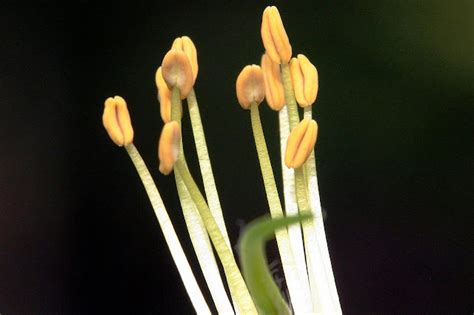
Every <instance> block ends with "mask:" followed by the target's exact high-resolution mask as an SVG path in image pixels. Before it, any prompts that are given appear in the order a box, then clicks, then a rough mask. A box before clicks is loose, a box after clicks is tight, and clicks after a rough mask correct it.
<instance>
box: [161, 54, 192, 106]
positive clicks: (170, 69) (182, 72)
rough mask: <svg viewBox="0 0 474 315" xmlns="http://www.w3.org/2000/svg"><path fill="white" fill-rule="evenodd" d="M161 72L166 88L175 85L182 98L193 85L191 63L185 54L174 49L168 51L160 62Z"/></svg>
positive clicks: (171, 87)
mask: <svg viewBox="0 0 474 315" xmlns="http://www.w3.org/2000/svg"><path fill="white" fill-rule="evenodd" d="M161 73H162V74H163V79H164V80H165V82H166V84H167V85H168V88H169V89H170V90H171V89H173V87H177V88H178V89H179V92H180V95H181V99H183V100H184V99H185V98H186V97H187V96H188V94H189V92H190V91H191V89H192V88H193V85H194V79H193V71H192V68H191V63H190V62H189V59H188V57H187V56H186V54H185V53H184V52H183V51H179V50H176V49H171V50H170V51H168V52H167V53H166V55H165V57H164V58H163V62H162V64H161Z"/></svg>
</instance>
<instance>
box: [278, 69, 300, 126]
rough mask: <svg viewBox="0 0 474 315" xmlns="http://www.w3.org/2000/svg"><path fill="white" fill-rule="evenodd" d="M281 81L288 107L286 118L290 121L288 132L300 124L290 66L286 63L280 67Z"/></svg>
mask: <svg viewBox="0 0 474 315" xmlns="http://www.w3.org/2000/svg"><path fill="white" fill-rule="evenodd" d="M281 79H282V81H283V88H284V90H285V100H286V105H287V106H288V117H289V120H290V131H291V130H293V128H295V127H296V125H297V124H298V123H299V122H300V117H299V115H298V105H297V104H296V98H295V92H294V91H293V84H292V83H291V72H290V66H289V65H288V64H287V63H284V64H282V65H281Z"/></svg>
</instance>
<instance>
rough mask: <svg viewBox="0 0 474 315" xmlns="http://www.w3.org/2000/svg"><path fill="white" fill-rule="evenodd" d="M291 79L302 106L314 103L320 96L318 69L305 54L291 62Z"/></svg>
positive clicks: (297, 98)
mask: <svg viewBox="0 0 474 315" xmlns="http://www.w3.org/2000/svg"><path fill="white" fill-rule="evenodd" d="M290 72H291V81H292V83H293V89H294V90H295V97H296V101H297V102H298V104H299V105H300V106H301V107H306V106H309V105H312V104H313V103H314V101H315V100H316V96H318V88H319V83H318V70H316V67H315V66H314V65H313V64H312V63H311V62H310V61H309V60H308V58H306V57H305V56H304V55H301V54H299V55H298V58H292V59H291V62H290Z"/></svg>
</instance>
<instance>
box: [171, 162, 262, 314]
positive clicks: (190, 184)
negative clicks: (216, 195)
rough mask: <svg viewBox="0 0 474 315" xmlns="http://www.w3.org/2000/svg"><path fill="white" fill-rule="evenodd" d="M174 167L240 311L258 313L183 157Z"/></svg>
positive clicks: (232, 256)
mask: <svg viewBox="0 0 474 315" xmlns="http://www.w3.org/2000/svg"><path fill="white" fill-rule="evenodd" d="M174 169H175V172H179V173H180V175H181V177H182V178H183V181H184V183H185V184H186V187H187V189H188V191H189V194H190V196H191V198H192V199H193V201H194V203H195V205H196V207H197V209H198V211H199V214H200V215H201V218H202V220H203V222H204V225H205V227H206V229H207V232H208V234H209V236H210V238H211V241H212V243H213V245H214V248H215V249H216V252H217V255H218V256H219V258H220V260H221V263H222V267H223V268H224V272H225V275H226V278H227V283H228V285H229V289H230V292H231V294H232V296H233V297H234V298H235V300H236V302H237V305H238V309H239V311H240V313H242V314H249V315H252V314H257V310H256V308H255V305H254V303H253V301H252V297H251V296H250V293H249V291H248V289H247V286H246V284H245V282H244V279H243V277H242V274H241V273H240V271H239V268H238V267H237V263H236V261H235V258H234V255H233V253H232V250H231V248H230V247H229V246H227V244H226V242H225V239H224V237H223V236H222V233H221V232H220V229H219V226H218V225H217V222H216V220H215V219H214V217H213V216H212V213H211V211H210V209H209V207H208V205H207V203H206V200H205V199H204V197H203V196H202V194H201V192H200V191H199V188H198V186H197V185H196V182H195V181H194V179H193V178H192V176H191V173H190V172H189V170H188V168H187V167H186V163H185V161H184V159H183V157H180V158H178V161H176V164H175V167H174Z"/></svg>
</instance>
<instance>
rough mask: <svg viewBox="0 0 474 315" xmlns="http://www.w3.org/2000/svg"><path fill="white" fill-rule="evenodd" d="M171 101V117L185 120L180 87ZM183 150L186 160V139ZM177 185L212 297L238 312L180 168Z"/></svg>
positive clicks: (225, 310) (222, 306)
mask: <svg viewBox="0 0 474 315" xmlns="http://www.w3.org/2000/svg"><path fill="white" fill-rule="evenodd" d="M172 93H173V96H174V97H172V100H171V101H172V103H171V108H172V110H171V119H172V120H175V121H177V122H178V123H179V124H181V113H182V104H181V99H180V96H179V90H178V89H177V88H174V89H173V92H172ZM180 147H181V148H180V153H179V155H180V156H182V157H183V160H184V150H183V142H182V141H181V142H180ZM174 175H175V180H176V187H177V190H178V196H179V201H180V203H181V208H182V210H183V216H184V219H185V222H186V226H187V228H188V232H189V236H190V238H191V242H192V244H193V247H194V251H195V252H196V256H197V258H198V261H199V265H200V266H201V270H202V272H203V275H204V278H205V279H206V283H207V285H208V287H209V291H210V292H211V296H212V299H213V301H214V303H215V305H216V309H217V311H218V312H219V313H220V314H234V310H233V309H232V305H231V304H230V301H229V298H228V297H227V294H226V291H225V288H224V284H223V282H222V278H221V275H220V273H219V268H218V266H217V263H216V260H215V257H214V252H213V251H212V246H211V243H210V241H209V236H208V234H207V231H206V228H205V226H204V223H203V222H202V218H201V215H200V214H199V212H198V210H197V208H196V205H195V204H194V201H193V200H192V198H191V196H190V194H189V192H188V190H187V188H186V185H185V183H184V181H183V179H182V177H181V175H180V173H179V172H174Z"/></svg>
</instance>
